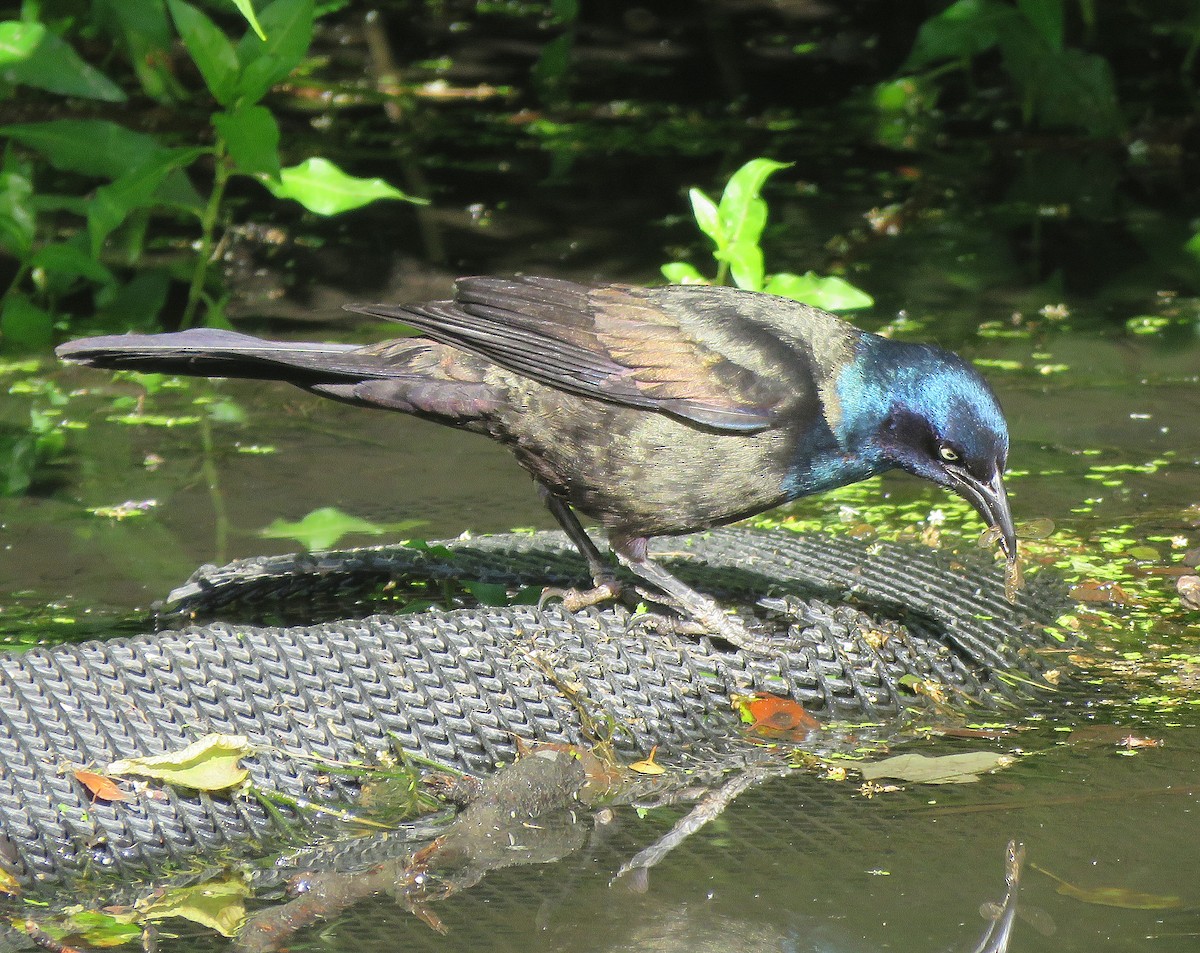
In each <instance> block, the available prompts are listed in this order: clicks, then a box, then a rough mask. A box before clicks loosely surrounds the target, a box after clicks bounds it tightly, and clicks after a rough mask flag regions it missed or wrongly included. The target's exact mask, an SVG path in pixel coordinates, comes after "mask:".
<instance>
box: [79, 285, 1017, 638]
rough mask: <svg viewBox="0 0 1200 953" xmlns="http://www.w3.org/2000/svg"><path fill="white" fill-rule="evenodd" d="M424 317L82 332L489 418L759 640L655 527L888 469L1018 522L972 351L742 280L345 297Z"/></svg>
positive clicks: (700, 598) (545, 481)
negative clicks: (337, 337)
mask: <svg viewBox="0 0 1200 953" xmlns="http://www.w3.org/2000/svg"><path fill="white" fill-rule="evenodd" d="M348 308H349V310H351V311H357V312H361V313H363V314H369V315H375V316H377V317H381V318H386V319H389V320H395V321H399V322H402V323H403V324H406V325H408V326H410V327H412V328H415V329H417V330H418V331H419V332H420V336H419V337H407V338H399V339H396V340H391V341H384V342H382V343H380V344H374V345H369V346H366V347H359V346H355V345H349V344H301V343H292V342H277V341H264V340H260V339H258V338H254V337H250V336H248V335H245V334H237V333H234V332H230V331H219V330H202V329H197V330H191V331H182V332H178V333H174V334H157V335H136V334H130V335H117V336H109V337H96V338H86V339H82V340H77V341H71V342H70V343H68V344H64V345H62V346H61V347H60V348H59V349H58V354H59V356H60V357H62V358H63V359H64V360H67V361H72V362H76V363H81V364H90V365H93V366H96V367H110V368H129V369H134V370H144V371H166V372H169V373H183V374H195V375H202V376H213V377H245V378H252V379H263V380H280V381H287V382H289V383H292V384H296V385H298V386H299V387H302V388H304V389H305V390H309V391H312V392H313V393H317V394H321V395H324V396H326V397H333V398H336V399H338V400H342V401H346V402H348V403H352V404H357V405H361V406H366V407H382V408H387V409H390V410H399V411H403V412H405V413H410V414H414V415H416V416H418V417H424V418H427V419H430V420H434V421H437V422H438V423H442V424H447V425H449V426H452V427H459V428H462V429H464V430H470V431H474V432H477V433H482V434H486V435H487V436H489V437H491V438H492V439H494V440H498V441H500V442H501V443H503V444H505V445H507V446H508V447H509V448H510V449H511V450H512V451H513V453H515V454H516V456H517V459H518V460H519V461H520V463H521V465H522V466H524V467H525V469H527V470H528V471H529V472H530V473H531V474H532V475H533V478H534V480H536V481H537V483H538V484H539V486H540V487H541V489H542V491H543V493H544V495H545V500H546V502H547V504H548V505H549V507H550V510H551V512H552V513H553V514H554V515H555V517H556V518H557V519H558V521H559V523H561V524H562V527H563V529H565V530H566V532H567V534H568V536H569V537H570V538H571V539H572V540H573V542H574V543H575V545H576V546H577V547H578V548H579V550H580V551H581V552H582V553H583V555H584V557H585V558H586V559H587V562H588V566H589V568H590V570H591V573H592V577H593V582H594V586H595V588H594V589H592V590H590V591H588V592H582V593H580V592H575V591H571V592H569V593H566V594H565V601H566V602H567V603H568V605H569V606H572V607H578V606H582V605H587V604H590V603H592V602H596V601H600V600H601V599H604V598H608V597H611V596H613V595H615V594H616V593H617V591H618V587H617V584H616V581H615V578H614V577H613V575H612V574H611V572H610V570H609V569H608V568H607V566H606V563H605V561H604V559H603V557H602V556H601V555H600V553H599V551H598V550H597V549H596V547H595V546H594V545H593V543H592V542H591V540H590V539H589V538H588V536H587V535H586V534H585V533H584V531H583V529H582V527H581V526H580V524H579V521H578V520H577V519H576V517H575V515H574V513H573V512H572V509H577V510H579V511H580V512H582V513H586V514H587V515H589V516H591V517H593V518H595V519H596V520H598V521H599V522H600V523H601V524H602V525H603V526H604V527H605V528H606V530H607V531H608V539H609V545H610V547H611V548H612V550H613V552H614V553H615V554H616V556H617V558H618V559H619V560H620V561H621V562H622V563H623V564H625V565H626V566H627V567H628V568H629V569H631V570H632V571H633V572H634V573H635V574H636V575H637V576H638V577H640V578H641V579H642V580H644V581H646V582H649V583H651V584H652V585H653V586H655V587H656V588H657V589H659V590H661V592H663V593H666V595H667V596H668V597H669V599H668V600H666V601H673V602H674V603H676V604H677V605H678V606H679V607H680V608H682V609H683V610H684V612H685V614H686V615H688V616H690V617H691V620H692V622H693V623H698V625H699V627H700V628H701V630H703V631H708V632H711V633H713V634H715V635H719V636H722V637H724V638H726V639H728V640H729V641H731V642H734V643H736V644H739V645H742V646H756V645H757V644H758V640H756V639H755V637H753V636H751V635H750V634H749V633H748V632H747V631H746V629H745V628H744V627H743V626H742V625H741V624H740V623H739V622H738V621H737V620H736V619H734V618H731V617H730V616H727V615H726V614H725V613H724V612H723V611H722V610H721V609H720V607H719V606H718V605H717V604H716V603H714V602H713V601H712V600H711V599H709V598H708V597H706V596H704V595H701V594H700V593H698V592H695V591H694V590H692V589H690V588H689V587H688V586H686V585H684V584H683V583H682V582H680V581H679V580H678V579H676V578H675V577H674V576H672V575H671V574H670V573H668V572H667V571H666V570H665V569H663V568H662V567H661V566H659V565H658V564H656V563H655V562H653V561H652V560H650V559H649V558H648V557H647V540H648V539H649V538H650V537H653V536H660V535H666V534H675V533H688V532H693V531H696V530H701V529H705V528H707V527H712V526H718V525H721V524H723V523H729V522H732V521H734V520H738V519H742V518H743V517H747V516H750V515H752V514H755V513H760V512H762V511H763V510H767V509H770V508H771V507H773V506H777V505H779V504H780V503H784V502H787V501H788V500H793V499H796V498H797V497H800V496H805V495H807V494H810V493H819V492H821V491H823V490H828V489H832V488H833V487H837V486H842V485H844V484H847V483H853V482H855V481H858V480H863V479H866V478H867V477H870V476H872V475H874V474H876V473H880V472H882V471H884V470H888V469H891V468H893V467H900V468H902V469H904V470H907V471H909V472H910V473H914V474H916V475H917V476H919V477H924V478H925V479H927V480H932V481H933V482H934V483H937V484H940V485H941V486H944V487H948V488H949V489H951V490H953V491H955V492H956V493H959V494H961V495H962V496H963V497H965V498H966V499H967V500H969V501H970V502H971V504H972V505H973V506H974V507H975V508H976V509H977V510H978V511H979V513H980V514H981V515H982V516H983V518H984V520H985V521H986V522H987V524H988V525H989V526H990V527H992V528H993V529H994V530H995V531H996V532H997V533H998V534H999V539H1000V543H1001V547H1002V548H1003V550H1004V552H1005V553H1006V555H1007V556H1008V559H1009V563H1010V566H1011V565H1013V564H1014V561H1015V559H1016V553H1017V548H1016V537H1015V534H1014V531H1013V523H1012V517H1011V515H1010V513H1009V508H1008V499H1007V496H1006V494H1005V490H1004V483H1003V481H1002V474H1003V472H1004V468H1005V463H1006V459H1007V456H1008V428H1007V426H1006V424H1005V420H1004V416H1003V414H1002V413H1001V411H1000V407H999V405H998V404H997V402H996V398H995V396H994V395H993V393H992V391H991V388H989V387H988V385H987V383H986V382H985V381H984V379H983V378H982V377H981V376H980V375H979V374H978V373H977V372H976V371H975V370H974V369H973V368H971V367H970V366H969V365H968V364H966V363H965V362H964V361H963V360H962V359H961V358H959V357H957V356H956V355H954V354H951V353H950V352H948V351H943V350H940V349H938V348H935V347H930V346H928V345H924V344H911V343H903V342H898V341H892V340H888V339H886V338H882V337H879V336H878V335H875V334H870V333H867V332H864V331H860V330H858V329H857V328H854V327H853V326H851V325H849V324H847V323H845V322H844V321H842V320H840V319H839V318H837V317H835V316H833V315H831V314H827V313H825V312H823V311H819V310H817V309H815V308H810V307H807V306H805V305H802V304H797V303H796V302H794V301H789V300H787V299H784V298H777V297H774V296H771V295H764V294H754V293H751V292H745V291H737V290H734V289H731V288H712V287H703V286H670V287H665V288H654V289H644V288H634V287H626V286H622V285H600V286H595V287H592V286H586V285H581V284H574V283H572V282H567V281H560V280H556V279H550V278H533V277H527V278H513V279H500V278H464V279H461V280H460V281H459V282H458V283H457V285H456V289H455V296H454V299H453V300H452V301H435V302H430V303H428V304H420V305H396V306H392V305H377V304H372V305H349V306H348Z"/></svg>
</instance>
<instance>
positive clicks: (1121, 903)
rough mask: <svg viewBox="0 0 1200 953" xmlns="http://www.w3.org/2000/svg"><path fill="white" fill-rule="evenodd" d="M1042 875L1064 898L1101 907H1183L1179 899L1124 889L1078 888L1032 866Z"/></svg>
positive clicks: (1152, 908) (1031, 865)
mask: <svg viewBox="0 0 1200 953" xmlns="http://www.w3.org/2000/svg"><path fill="white" fill-rule="evenodd" d="M1029 866H1030V867H1032V868H1033V869H1034V870H1036V871H1037V872H1038V873H1040V874H1045V875H1046V876H1047V877H1049V878H1050V879H1051V880H1053V881H1054V882H1055V883H1057V884H1058V889H1057V892H1058V893H1060V894H1062V895H1063V896H1064V897H1074V898H1075V899H1076V900H1082V901H1083V902H1084V903H1094V904H1096V905H1097V906H1101V907H1120V908H1122V909H1123V910H1171V909H1174V908H1175V907H1181V906H1183V901H1182V900H1180V899H1179V898H1178V897H1175V896H1170V895H1163V894H1156V893H1139V892H1138V891H1136V890H1127V889H1126V888H1124V887H1077V886H1076V885H1075V884H1073V883H1068V882H1067V881H1065V880H1063V879H1062V877H1059V876H1058V875H1057V874H1052V873H1050V871H1048V870H1046V868H1044V867H1039V866H1038V865H1037V864H1030V865H1029Z"/></svg>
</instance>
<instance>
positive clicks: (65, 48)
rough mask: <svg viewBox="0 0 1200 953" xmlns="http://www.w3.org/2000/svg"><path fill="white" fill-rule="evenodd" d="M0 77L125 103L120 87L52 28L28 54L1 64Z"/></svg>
mask: <svg viewBox="0 0 1200 953" xmlns="http://www.w3.org/2000/svg"><path fill="white" fill-rule="evenodd" d="M0 80H3V81H5V82H8V83H11V84H12V85H14V86H34V87H36V88H38V89H44V90H47V91H48V92H51V93H58V94H59V95H60V96H75V97H77V98H79V99H99V100H102V101H104V102H109V103H123V102H125V99H126V96H125V94H124V93H123V92H122V91H121V87H119V86H118V85H117V84H116V83H114V82H113V81H112V80H110V79H109V78H108V77H107V76H105V75H104V74H103V73H101V72H100V71H99V70H98V69H96V68H95V67H94V66H90V65H89V64H87V63H85V62H84V61H83V60H82V59H80V58H79V54H78V53H76V52H75V51H74V50H73V49H72V48H71V46H70V44H68V43H67V42H66V41H65V40H63V39H62V38H61V37H59V36H57V35H56V34H54V33H51V32H50V31H49V30H47V31H45V32H44V33H43V34H42V38H41V40H40V42H39V43H38V45H37V46H36V47H35V48H34V50H33V52H32V53H30V54H29V55H28V56H27V57H25V58H24V59H21V60H16V61H14V62H10V63H7V64H0Z"/></svg>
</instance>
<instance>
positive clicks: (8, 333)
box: [0, 291, 54, 354]
mask: <svg viewBox="0 0 1200 953" xmlns="http://www.w3.org/2000/svg"><path fill="white" fill-rule="evenodd" d="M0 300H2V301H3V307H2V309H0V345H2V346H3V350H4V351H5V352H6V353H8V354H12V353H14V352H20V351H48V350H50V345H51V344H53V343H54V316H53V315H52V314H50V313H49V312H48V311H43V310H42V309H41V308H39V307H37V305H35V304H34V303H33V302H32V301H30V300H29V298H28V297H26V296H25V295H23V294H19V293H17V292H15V291H10V292H9V293H8V294H6V295H5V296H4V298H3V299H0Z"/></svg>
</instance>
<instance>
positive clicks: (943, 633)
mask: <svg viewBox="0 0 1200 953" xmlns="http://www.w3.org/2000/svg"><path fill="white" fill-rule="evenodd" d="M453 546H454V548H453V551H451V552H449V553H444V552H442V551H441V550H433V551H420V550H415V549H407V548H404V547H395V548H389V549H377V550H357V551H351V552H349V553H344V554H322V555H319V556H316V557H307V556H306V557H281V558H269V559H257V560H250V561H244V562H241V563H235V564H231V565H230V566H228V567H223V568H221V569H213V568H205V569H203V570H201V571H200V572H199V573H197V574H196V576H194V577H193V578H192V580H190V581H189V582H188V583H187V584H186V585H185V586H183V587H181V588H180V589H179V590H176V592H175V593H173V600H174V601H173V604H172V606H171V607H170V608H171V612H172V614H173V617H174V618H179V617H181V616H184V615H191V616H193V617H196V618H211V617H213V616H214V615H220V616H223V617H225V618H226V619H228V618H237V617H240V616H244V615H245V614H246V613H247V612H248V611H249V610H251V609H257V610H262V609H263V608H264V607H267V608H269V607H278V606H281V605H286V606H288V607H290V609H291V610H292V611H296V610H297V607H300V608H301V609H304V610H305V611H307V610H309V609H312V610H313V611H315V610H316V609H321V610H322V611H324V610H325V609H329V608H332V607H336V606H337V605H338V604H339V603H340V604H341V605H342V606H343V611H344V609H345V605H346V602H347V600H349V602H350V603H351V604H353V603H354V600H355V599H357V598H359V597H360V596H361V595H362V594H363V593H366V592H369V591H370V590H371V589H372V587H377V586H378V584H379V582H380V581H381V580H386V579H396V578H398V577H421V578H432V579H439V578H452V577H457V578H466V579H476V580H483V581H492V582H504V583H512V584H520V583H528V584H544V583H556V582H570V581H579V580H581V579H583V577H584V572H583V566H582V562H581V561H580V560H578V558H577V557H575V556H573V555H572V554H568V553H567V552H565V551H564V549H563V546H564V543H563V542H562V540H561V539H559V538H558V537H557V536H556V535H554V534H545V535H538V536H534V537H512V536H509V537H493V538H487V539H480V540H474V541H470V542H463V543H455V544H453ZM660 549H667V550H671V551H678V552H679V553H680V554H681V555H680V556H679V557H678V558H674V559H672V558H664V559H663V561H664V563H665V564H666V565H668V566H669V567H670V568H671V569H672V571H675V572H678V573H679V575H680V576H681V577H683V578H685V579H687V580H688V581H689V582H691V583H693V584H695V585H697V586H700V587H703V588H705V589H707V590H709V591H712V592H715V593H723V594H726V595H727V596H728V595H732V596H733V597H734V599H733V600H732V601H733V602H734V603H736V602H737V599H736V596H737V594H739V593H754V594H756V595H761V594H764V593H774V594H777V595H786V596H789V599H790V601H789V602H788V604H787V606H786V608H783V609H780V610H778V611H776V612H773V613H771V612H768V613H766V615H765V616H764V618H765V619H766V620H767V621H770V622H771V623H772V624H773V625H774V626H775V627H776V628H777V629H778V631H779V637H778V644H779V649H780V650H779V652H778V653H777V654H776V655H773V656H769V657H767V656H756V657H751V656H748V655H746V654H744V653H741V652H737V651H731V650H729V649H728V647H727V646H723V645H719V644H713V643H712V642H710V641H709V640H707V639H704V640H692V639H688V638H684V637H675V636H668V635H663V634H656V633H654V632H653V631H649V630H646V629H644V628H641V627H639V628H636V629H633V630H631V629H630V618H629V616H628V614H627V613H625V612H624V611H623V610H604V611H599V610H589V611H585V612H580V613H575V614H571V613H567V612H565V611H563V610H562V609H561V608H560V607H557V606H548V607H547V608H546V609H544V610H541V609H538V608H536V607H526V606H513V607H503V608H486V607H480V608H474V609H463V610H457V611H452V612H436V611H431V612H425V613H419V614H413V615H403V616H370V617H367V618H362V619H354V620H352V621H340V622H326V623H321V624H316V625H308V626H292V627H278V626H256V625H252V624H249V623H246V622H229V621H225V622H212V623H209V624H206V625H203V626H192V627H188V628H184V629H181V630H178V631H166V632H159V633H157V634H154V635H147V636H141V637H137V638H133V639H123V640H114V641H110V642H93V643H87V644H83V645H78V646H62V647H58V648H54V649H49V650H33V651H29V652H26V653H24V654H21V655H2V656H0V764H3V766H4V770H3V771H2V772H0V850H2V852H3V855H4V858H5V866H6V867H8V868H9V869H11V870H12V871H13V872H14V873H15V874H16V875H17V876H18V877H19V878H21V879H23V880H25V881H27V882H28V881H34V880H58V879H62V878H70V877H73V876H76V875H79V874H83V873H86V872H93V871H96V870H100V869H107V870H112V871H117V872H121V871H130V872H133V871H144V870H147V869H162V868H163V867H164V866H172V865H182V864H185V863H187V862H188V860H189V858H193V857H194V856H196V855H199V854H207V853H210V852H216V851H222V852H228V851H231V850H235V851H245V850H248V849H249V847H248V845H251V844H254V843H261V842H263V841H264V840H269V839H271V838H272V836H273V835H275V834H276V833H277V832H278V821H277V820H276V819H274V818H273V816H272V815H271V813H270V812H268V811H267V810H266V809H264V808H263V806H262V805H261V804H260V803H259V802H258V801H256V800H253V799H250V798H246V797H242V796H234V797H210V796H207V795H190V794H188V793H187V792H184V791H181V790H178V789H173V788H171V787H169V786H162V785H156V784H153V783H151V784H149V785H146V786H144V787H142V788H140V789H138V790H132V789H130V800H128V801H125V802H116V803H104V802H98V803H95V804H93V803H92V802H91V799H90V797H89V795H88V793H87V791H86V790H85V788H84V787H83V785H82V784H81V783H79V782H78V781H77V780H75V778H74V776H73V774H72V771H71V768H72V767H80V766H88V767H99V768H101V769H102V768H103V767H104V766H105V765H106V764H108V763H109V762H110V761H112V760H113V759H115V758H122V757H135V756H141V755H153V754H159V753H163V752H167V751H172V750H177V749H179V748H181V747H183V746H184V745H186V744H187V743H189V742H191V741H193V740H195V739H196V738H198V737H200V736H202V735H205V734H208V733H210V732H218V733H226V734H237V735H244V736H246V737H247V738H249V739H250V741H251V742H252V743H254V744H255V745H257V746H259V750H258V752H257V753H256V754H255V755H254V756H253V757H251V758H248V759H246V761H245V764H246V766H247V767H248V768H249V769H250V772H251V779H252V781H253V783H254V784H255V785H256V786H258V787H259V788H260V789H263V790H269V791H275V792H279V793H281V794H283V795H285V796H287V797H288V798H291V799H299V800H305V801H311V802H316V803H327V802H330V801H334V802H347V801H352V800H353V798H354V796H355V794H356V793H357V789H356V785H355V783H354V782H353V781H351V780H348V779H345V778H339V777H337V776H331V775H330V774H328V773H327V772H326V771H325V770H324V769H323V768H322V766H321V762H322V761H324V762H330V761H349V760H354V759H365V760H367V761H375V760H378V759H379V757H380V755H381V753H383V752H387V753H391V752H395V751H397V750H401V749H403V750H405V751H409V752H414V753H417V754H419V755H421V756H423V757H426V758H429V759H433V760H435V761H438V762H441V763H444V764H448V765H452V766H455V767H457V768H460V769H464V770H467V771H471V772H476V773H482V772H486V771H488V770H491V769H492V768H494V767H495V766H496V765H497V763H499V762H502V761H510V760H512V758H513V755H514V744H515V742H514V738H517V737H519V738H526V739H540V740H551V741H565V742H573V743H575V742H578V743H588V740H589V739H587V738H586V737H585V736H584V735H585V733H584V731H583V729H582V728H581V724H580V712H579V704H580V702H579V697H584V698H585V699H586V701H585V703H584V704H585V705H586V708H587V709H588V711H589V712H591V713H593V714H600V715H602V716H605V717H608V718H611V719H612V721H613V722H614V723H616V724H619V725H621V726H622V729H623V730H622V731H621V732H620V733H619V734H618V735H617V737H616V741H617V746H618V749H619V750H620V752H621V753H622V754H623V755H626V756H631V757H632V756H637V757H643V756H644V755H645V753H646V752H647V751H648V750H649V749H650V747H652V746H654V745H658V746H659V747H660V752H661V753H662V754H663V755H665V756H666V757H667V758H671V757H675V758H676V759H679V758H692V759H694V758H699V757H703V756H704V755H705V753H706V752H707V753H712V752H716V751H719V750H721V749H722V747H724V748H729V747H730V746H731V745H736V744H737V742H736V740H734V739H736V737H737V725H736V718H735V716H734V713H733V712H732V711H731V708H730V700H729V699H730V695H731V694H733V693H745V692H748V691H755V690H757V691H769V692H772V693H774V694H781V695H789V696H791V697H793V698H795V699H797V700H799V701H801V702H803V703H804V704H805V706H806V707H808V708H809V709H810V710H812V711H814V712H815V713H816V714H818V716H819V717H821V718H822V719H829V718H833V717H836V718H848V719H855V718H857V719H863V718H880V717H883V716H886V715H889V714H893V713H895V712H896V711H898V710H899V709H900V708H902V707H904V706H912V705H920V704H921V703H922V699H920V698H918V697H915V696H914V695H913V694H912V693H911V691H910V690H908V689H906V688H904V687H903V685H902V683H901V679H902V678H904V677H905V676H907V675H916V676H918V677H919V678H921V679H923V680H928V681H930V682H933V683H936V684H938V685H941V686H944V687H945V689H946V690H947V692H948V693H949V694H950V696H951V697H952V698H954V699H956V700H958V701H961V702H971V703H974V704H978V705H982V706H986V707H998V706H1011V705H1014V704H1028V703H1030V702H1031V701H1035V700H1036V690H1035V688H1034V686H1036V684H1037V683H1038V681H1039V680H1040V673H1041V672H1042V671H1044V669H1045V668H1047V667H1050V666H1049V665H1048V663H1045V662H1043V661H1042V660H1041V659H1040V658H1039V656H1038V654H1037V653H1036V652H1031V651H1029V650H1030V649H1031V648H1038V647H1044V646H1045V645H1046V642H1047V639H1046V636H1045V635H1044V632H1043V629H1044V626H1045V624H1046V623H1048V622H1049V621H1050V620H1051V619H1053V618H1054V617H1055V616H1056V615H1057V614H1058V613H1059V612H1060V611H1061V606H1062V592H1061V589H1060V588H1059V587H1058V586H1057V585H1056V584H1055V583H1053V582H1052V581H1050V580H1041V579H1040V577H1034V579H1033V580H1031V584H1030V586H1029V587H1028V588H1027V589H1026V590H1025V591H1024V592H1023V593H1022V595H1021V597H1020V601H1019V602H1018V603H1017V604H1016V605H1010V604H1009V603H1007V602H1006V601H1005V599H1004V596H1003V581H1002V579H1001V578H1000V573H999V572H998V571H997V570H996V569H995V568H994V567H992V566H990V565H986V564H984V563H983V562H982V560H980V561H978V562H977V563H972V564H970V565H967V566H958V565H955V564H952V563H951V562H950V561H949V560H948V559H946V558H945V557H941V556H939V555H937V554H935V553H932V552H929V551H925V550H914V549H906V548H898V547H889V546H875V547H868V546H865V545H863V544H859V543H855V542H853V541H851V540H846V539H840V538H834V537H825V536H813V537H798V536H793V535H776V534H761V533H755V532H751V531H742V530H723V531H719V532H714V533H712V534H708V535H706V536H704V537H691V538H689V539H688V540H687V541H669V540H668V541H665V544H664V545H663V546H661V547H660ZM318 614H319V613H318ZM1003 673H1015V674H1018V675H1019V676H1020V678H1019V679H1018V680H1005V679H1004V678H1001V677H998V676H999V675H1001V674H1003ZM565 685H569V686H572V687H571V693H573V694H574V695H575V696H577V697H575V698H574V699H573V698H572V697H568V694H567V693H566V692H564V686H565Z"/></svg>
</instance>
